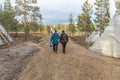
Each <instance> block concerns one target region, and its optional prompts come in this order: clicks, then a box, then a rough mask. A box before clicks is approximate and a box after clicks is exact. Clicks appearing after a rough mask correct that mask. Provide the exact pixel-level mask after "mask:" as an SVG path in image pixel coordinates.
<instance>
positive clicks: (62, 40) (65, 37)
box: [61, 34, 67, 42]
mask: <svg viewBox="0 0 120 80" xmlns="http://www.w3.org/2000/svg"><path fill="white" fill-rule="evenodd" d="M61 42H67V35H66V34H63V35H62V39H61Z"/></svg>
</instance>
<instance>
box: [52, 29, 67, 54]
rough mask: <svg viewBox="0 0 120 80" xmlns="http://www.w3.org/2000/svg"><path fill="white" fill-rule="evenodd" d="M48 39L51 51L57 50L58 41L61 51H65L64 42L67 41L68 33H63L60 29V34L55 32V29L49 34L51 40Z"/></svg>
mask: <svg viewBox="0 0 120 80" xmlns="http://www.w3.org/2000/svg"><path fill="white" fill-rule="evenodd" d="M50 41H51V42H52V44H53V51H54V52H56V53H57V51H58V44H59V41H60V43H61V44H62V50H63V53H65V50H66V44H67V42H68V35H67V34H66V33H65V31H64V30H62V34H61V35H60V36H59V34H58V33H57V30H55V32H54V33H53V34H52V36H51V40H50Z"/></svg>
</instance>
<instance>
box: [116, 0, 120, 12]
mask: <svg viewBox="0 0 120 80" xmlns="http://www.w3.org/2000/svg"><path fill="white" fill-rule="evenodd" d="M115 5H116V9H117V10H116V14H120V0H115Z"/></svg>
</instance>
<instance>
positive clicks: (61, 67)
mask: <svg viewBox="0 0 120 80" xmlns="http://www.w3.org/2000/svg"><path fill="white" fill-rule="evenodd" d="M41 47H42V52H40V53H39V52H38V53H37V54H36V55H34V56H33V58H32V59H31V60H30V61H29V63H28V64H27V65H26V67H25V69H24V70H23V72H22V73H21V74H20V75H19V79H18V80H120V60H119V59H114V58H109V57H103V56H99V55H97V54H95V53H92V52H90V51H89V50H87V49H85V48H83V47H81V46H79V45H78V44H76V43H74V42H73V41H72V40H70V41H69V43H68V44H67V51H66V54H63V53H62V48H61V44H59V50H58V53H57V54H56V53H54V52H53V50H52V48H51V47H49V41H47V40H46V42H45V43H43V44H42V45H41Z"/></svg>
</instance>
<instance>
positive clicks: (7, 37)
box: [0, 24, 13, 45]
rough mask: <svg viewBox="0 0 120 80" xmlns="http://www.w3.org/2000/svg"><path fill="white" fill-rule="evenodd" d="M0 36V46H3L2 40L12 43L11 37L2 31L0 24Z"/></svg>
mask: <svg viewBox="0 0 120 80" xmlns="http://www.w3.org/2000/svg"><path fill="white" fill-rule="evenodd" d="M0 36H1V38H0V45H2V44H3V40H4V41H5V42H7V43H8V42H12V41H13V40H12V38H11V36H10V35H9V34H8V33H7V31H6V30H5V29H4V27H3V26H2V25H1V24H0Z"/></svg>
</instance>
